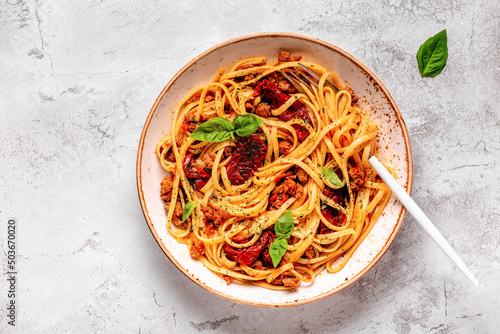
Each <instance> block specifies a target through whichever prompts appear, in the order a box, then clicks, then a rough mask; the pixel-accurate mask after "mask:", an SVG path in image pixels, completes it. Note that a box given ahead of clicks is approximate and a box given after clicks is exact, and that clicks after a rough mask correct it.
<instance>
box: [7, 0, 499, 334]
mask: <svg viewBox="0 0 500 334" xmlns="http://www.w3.org/2000/svg"><path fill="white" fill-rule="evenodd" d="M499 17H500V6H499V5H498V2H496V1H487V0H483V1H473V2H471V1H445V0H441V1H423V2H418V1H402V0H401V1H398V0H391V1H362V2H357V1H348V0H344V1H321V2H314V3H313V2H311V3H308V4H306V2H305V1H296V0H289V1H273V2H264V1H253V2H248V1H241V0H239V1H230V0H225V1H215V2H202V1H199V2H197V1H170V2H168V1H144V0H142V1H117V0H114V1H97V0H92V1H91V0H86V1H71V2H69V1H65V2H63V1H62V0H58V1H48V0H40V1H35V0H17V1H16V0H3V1H1V2H0V50H1V51H0V78H1V80H0V124H1V131H0V147H1V152H0V155H1V164H0V166H1V167H0V168H1V170H0V171H1V172H0V221H1V226H2V227H1V230H0V231H1V232H0V241H1V244H0V248H2V252H1V253H2V261H1V269H2V273H3V272H5V271H6V262H5V258H4V254H5V252H6V246H5V241H6V235H7V232H6V227H5V225H6V222H7V219H8V218H10V217H15V218H16V219H17V221H18V251H19V257H18V262H19V264H18V266H19V283H18V284H19V285H18V300H17V302H18V320H17V321H18V326H17V327H16V330H17V332H18V333H106V332H107V333H167V332H170V333H173V332H179V333H246V332H254V331H264V332H273V333H281V332H283V333H327V332H338V333H354V332H365V333H374V332H379V333H381V332H384V333H385V332H393V333H424V332H425V333H495V332H498V329H497V325H498V324H499V318H500V311H499V309H500V305H499V297H500V262H499V258H500V249H499V239H500V237H499V235H500V227H499V224H498V223H499V213H498V212H499V211H498V204H499V203H500V195H499V191H498V188H499V186H500V182H499V175H500V167H499V165H498V158H499V152H500V143H499V137H500V122H499V112H500V109H499V107H498V106H499V105H500V98H499V97H498V96H499V95H498V91H499V88H500V87H499V86H500V84H499V82H500V69H499V63H500V62H499V61H500V52H499V47H500V37H499V36H500V35H499V31H500V26H499ZM444 28H446V29H447V30H448V40H449V42H448V45H449V55H450V56H449V59H448V65H447V66H446V68H445V70H444V71H443V72H442V73H441V74H440V75H439V76H437V77H436V78H433V79H431V78H425V79H422V78H420V75H419V73H418V68H417V63H416V60H415V54H416V51H417V49H418V47H419V46H420V44H421V43H423V42H424V41H425V40H426V39H427V38H428V37H430V36H432V35H434V34H435V33H437V32H439V31H440V30H442V29H444ZM259 31H290V32H297V33H303V34H307V35H310V36H315V37H318V38H321V39H323V40H326V41H328V42H331V43H333V44H335V45H337V46H339V47H341V48H343V49H345V50H346V51H348V52H349V53H351V54H353V55H355V56H356V57H357V58H358V59H360V60H361V61H362V62H364V63H365V64H366V65H367V66H368V67H370V68H371V69H372V70H373V71H374V72H375V73H376V74H377V76H378V77H379V78H380V79H381V80H382V81H383V82H384V84H385V85H386V86H387V88H388V89H389V91H390V92H391V93H392V95H393V97H394V99H395V100H396V101H397V103H398V105H399V108H400V110H401V112H402V113H403V117H404V118H405V120H406V124H407V126H408V130H409V133H410V137H411V141H412V147H413V158H414V191H413V196H414V198H415V200H416V201H417V202H418V203H420V204H421V205H422V207H423V208H424V209H425V211H426V212H427V213H428V215H429V217H430V218H431V219H432V220H433V221H434V222H435V224H436V225H437V226H438V228H439V229H440V230H441V231H442V233H443V234H444V236H445V237H446V238H447V239H448V240H449V241H450V243H451V244H452V246H453V247H454V248H455V249H456V250H457V252H458V253H459V254H460V255H461V256H462V258H463V259H464V261H465V262H466V263H467V264H468V265H469V266H470V268H471V269H472V271H473V272H474V273H475V275H476V276H477V278H478V279H479V281H480V282H481V285H480V287H479V288H476V287H474V286H473V285H472V284H470V283H469V282H468V281H467V279H466V278H465V277H464V276H463V275H462V274H461V272H459V271H458V270H457V269H456V268H455V267H454V266H453V264H452V263H451V261H449V260H448V259H447V258H446V256H445V255H444V254H443V253H442V252H441V250H440V249H439V248H437V246H436V245H435V244H434V243H433V241H432V240H431V239H430V238H429V237H428V236H427V235H426V234H425V233H424V232H423V231H422V229H421V228H420V227H418V226H417V225H416V223H415V222H414V220H413V219H412V218H411V217H407V219H406V221H405V223H404V225H403V227H402V229H401V231H400V232H399V235H398V237H397V238H396V240H395V241H394V243H393V245H392V246H391V248H390V249H389V251H388V252H387V253H386V255H385V256H384V257H383V258H382V259H381V260H380V261H379V263H377V265H376V266H375V267H374V268H373V269H372V270H371V271H370V272H368V273H367V274H366V275H365V276H364V277H363V278H362V279H360V280H359V281H358V282H357V283H355V284H353V285H352V286H351V287H349V288H348V289H346V290H344V291H342V292H341V293H339V294H337V295H334V296H332V297H330V298H327V299H325V300H322V301H319V302H316V303H313V304H310V305H305V306H300V307H295V308H286V309H259V308H253V307H249V306H243V305H239V304H235V303H232V302H228V301H226V300H223V299H221V298H219V297H216V296H214V295H211V294H210V293H208V292H207V291H205V290H203V289H202V288H200V287H198V286H197V285H195V284H194V283H192V282H191V281H190V280H188V279H187V278H186V277H185V276H184V275H182V274H181V273H180V272H179V271H178V270H177V269H176V268H175V267H174V266H173V265H172V264H171V263H170V261H169V260H168V259H167V258H166V257H165V255H164V254H163V253H162V251H161V250H160V248H159V247H158V246H157V245H156V242H155V241H154V239H153V237H152V236H151V233H150V232H149V230H148V228H147V225H146V223H145V221H144V218H143V215H142V212H141V209H140V206H139V202H138V198H137V194H136V183H135V159H136V150H137V145H138V141H139V136H140V133H141V129H142V126H143V124H144V121H145V119H146V116H147V114H148V112H149V110H150V108H151V106H152V104H153V102H154V100H155V99H156V97H157V95H158V94H159V92H160V91H161V90H162V88H163V87H164V85H165V84H166V83H167V81H168V80H169V79H170V78H171V77H172V76H173V74H174V73H175V72H176V71H177V70H178V69H180V67H182V66H183V65H184V64H185V63H186V62H188V61H189V60H191V59H192V58H193V57H195V56H196V55H198V54H199V53H201V52H202V51H204V50H206V49H207V48H209V47H211V46H213V45H215V44H217V43H219V42H222V41H224V40H226V39H228V38H231V37H235V36H239V35H242V34H246V33H251V32H259ZM2 281H3V283H2V284H0V287H1V289H0V302H1V305H6V304H5V302H6V298H7V296H6V294H7V293H6V289H5V288H4V287H5V285H4V283H5V281H4V280H3V279H2ZM0 316H1V317H0V332H2V333H3V332H4V330H5V328H6V327H7V326H6V321H7V320H6V318H5V307H4V306H1V310H0ZM8 330H9V332H16V330H12V328H9V329H8Z"/></svg>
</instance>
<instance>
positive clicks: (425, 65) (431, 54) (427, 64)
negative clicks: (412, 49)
mask: <svg viewBox="0 0 500 334" xmlns="http://www.w3.org/2000/svg"><path fill="white" fill-rule="evenodd" d="M447 60H448V36H447V34H446V29H444V30H443V31H441V32H439V33H437V34H436V35H434V36H432V37H431V38H429V39H428V40H426V41H425V42H424V44H422V45H421V46H420V48H419V49H418V52H417V61H418V70H419V71H420V75H421V76H422V78H423V77H435V76H436V75H438V74H439V73H441V71H442V70H443V68H444V67H445V66H446V61H447Z"/></svg>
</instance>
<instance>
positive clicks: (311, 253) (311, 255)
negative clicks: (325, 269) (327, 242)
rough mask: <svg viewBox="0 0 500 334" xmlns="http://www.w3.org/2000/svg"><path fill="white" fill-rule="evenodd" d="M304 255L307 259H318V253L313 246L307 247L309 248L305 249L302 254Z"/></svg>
mask: <svg viewBox="0 0 500 334" xmlns="http://www.w3.org/2000/svg"><path fill="white" fill-rule="evenodd" d="M304 255H305V256H306V258H308V259H314V258H316V257H318V255H319V252H318V250H317V249H316V248H314V247H313V246H309V248H307V249H306V251H305V252H304Z"/></svg>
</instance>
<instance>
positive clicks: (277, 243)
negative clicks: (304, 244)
mask: <svg viewBox="0 0 500 334" xmlns="http://www.w3.org/2000/svg"><path fill="white" fill-rule="evenodd" d="M287 247H288V241H286V239H275V240H274V241H273V242H272V243H271V245H270V246H269V255H270V256H271V260H273V266H274V268H276V267H277V266H278V264H280V261H281V258H282V257H283V255H285V253H286V250H287Z"/></svg>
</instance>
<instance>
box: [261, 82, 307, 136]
mask: <svg viewBox="0 0 500 334" xmlns="http://www.w3.org/2000/svg"><path fill="white" fill-rule="evenodd" d="M254 96H260V97H262V98H264V99H265V100H266V101H268V102H269V104H270V105H271V108H273V109H277V108H279V107H280V106H281V105H282V104H283V103H285V102H286V101H288V99H290V96H289V95H288V94H285V93H283V91H282V90H281V89H279V88H278V86H276V84H275V83H273V82H271V81H269V80H266V79H264V80H262V81H261V82H259V84H258V85H257V86H256V87H255V89H254ZM279 118H280V120H281V121H283V122H288V121H290V120H292V119H301V120H303V121H305V122H306V123H308V124H309V125H312V121H311V117H310V116H309V112H308V111H307V108H306V106H305V105H303V104H302V103H300V102H299V101H295V102H294V103H293V104H292V105H291V106H290V108H288V109H287V110H286V111H285V112H283V113H282V114H281V115H280V116H279ZM292 127H293V128H294V129H295V131H296V132H297V139H298V141H299V142H303V141H304V140H305V139H306V138H307V136H309V131H307V129H306V128H305V127H303V126H302V125H299V124H292Z"/></svg>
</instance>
